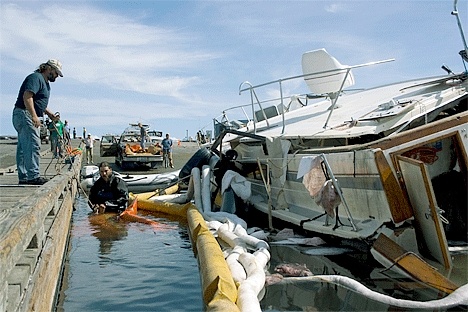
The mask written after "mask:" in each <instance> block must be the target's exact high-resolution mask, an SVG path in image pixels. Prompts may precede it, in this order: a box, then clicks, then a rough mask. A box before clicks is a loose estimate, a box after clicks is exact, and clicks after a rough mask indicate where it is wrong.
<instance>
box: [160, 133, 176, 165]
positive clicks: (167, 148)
mask: <svg viewBox="0 0 468 312" xmlns="http://www.w3.org/2000/svg"><path fill="white" fill-rule="evenodd" d="M161 145H162V148H163V159H164V165H165V166H166V167H167V162H166V158H167V160H169V166H171V168H174V163H173V162H172V139H171V138H170V136H169V133H166V137H165V138H164V139H163V140H162V142H161Z"/></svg>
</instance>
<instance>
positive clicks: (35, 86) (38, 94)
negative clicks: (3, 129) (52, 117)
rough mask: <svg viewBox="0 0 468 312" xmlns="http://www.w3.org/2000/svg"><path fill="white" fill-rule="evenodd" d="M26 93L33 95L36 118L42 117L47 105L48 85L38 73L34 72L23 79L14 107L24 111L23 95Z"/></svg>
mask: <svg viewBox="0 0 468 312" xmlns="http://www.w3.org/2000/svg"><path fill="white" fill-rule="evenodd" d="M26 91H30V92H32V93H34V96H33V101H34V110H35V111H36V114H37V116H38V117H42V116H43V115H44V111H45V110H46V108H47V105H48V103H49V95H50V85H49V83H48V82H46V81H45V79H44V77H43V76H42V74H41V73H39V72H34V73H32V74H30V75H28V76H27V77H26V78H25V79H24V81H23V84H22V85H21V88H20V90H19V93H18V98H17V99H16V103H15V106H16V107H19V108H22V109H26V106H25V105H24V101H23V94H24V92H26Z"/></svg>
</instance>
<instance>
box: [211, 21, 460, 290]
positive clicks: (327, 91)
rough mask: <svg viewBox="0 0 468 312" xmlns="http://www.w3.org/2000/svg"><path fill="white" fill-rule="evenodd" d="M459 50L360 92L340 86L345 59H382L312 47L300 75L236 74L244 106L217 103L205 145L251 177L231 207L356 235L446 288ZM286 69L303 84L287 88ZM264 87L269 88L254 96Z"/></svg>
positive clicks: (346, 80)
mask: <svg viewBox="0 0 468 312" xmlns="http://www.w3.org/2000/svg"><path fill="white" fill-rule="evenodd" d="M454 15H456V17H457V19H458V13H457V14H454ZM458 24H459V26H460V25H461V24H460V23H458ZM460 31H461V33H462V34H463V31H462V30H461V26H460ZM465 42H466V41H464V43H465ZM467 53H468V48H467V47H466V43H465V46H464V49H463V50H462V51H460V52H459V54H460V56H461V59H462V63H463V64H464V66H465V71H463V72H461V73H457V74H455V73H454V72H452V71H451V70H450V69H448V68H447V67H446V66H442V68H443V69H445V71H446V72H447V74H445V75H442V76H435V77H427V78H418V79H413V80H408V81H400V82H396V83H392V84H387V85H384V86H380V87H374V88H370V89H366V90H360V91H353V90H351V89H350V87H351V86H353V85H354V71H355V70H358V69H359V68H361V67H366V66H377V65H378V66H384V65H383V64H384V63H386V62H389V61H392V60H384V61H377V62H370V63H366V64H360V65H355V66H348V65H343V64H341V63H340V62H339V61H338V60H337V59H335V58H334V57H333V56H331V55H330V54H329V53H328V52H327V51H326V50H325V49H319V50H314V51H310V52H306V53H304V54H303V56H302V69H303V73H302V74H301V75H298V76H294V77H288V78H282V79H278V80H275V81H271V82H267V83H263V84H259V85H253V84H251V83H249V82H247V81H246V82H243V83H242V84H241V85H240V87H239V93H240V94H242V93H247V94H248V95H249V98H250V100H251V102H250V104H249V105H248V109H249V110H251V115H249V114H247V113H246V110H244V107H240V108H241V109H242V112H243V114H244V115H245V119H244V120H243V121H242V120H239V121H233V118H231V117H230V116H228V115H227V113H228V112H231V110H230V109H227V110H225V111H224V112H223V115H222V118H221V119H220V120H215V130H216V129H218V130H219V129H223V131H222V132H221V133H220V135H219V136H218V137H217V139H216V140H215V142H214V143H213V145H212V146H211V150H212V151H213V152H214V153H215V154H217V155H218V156H219V157H220V158H221V159H222V158H223V157H226V156H224V154H225V152H226V151H227V150H233V151H235V155H236V157H235V159H233V160H232V162H233V163H235V167H236V168H235V171H237V172H239V173H240V174H241V175H242V176H244V177H245V178H246V180H247V181H248V182H249V183H250V185H251V191H250V192H251V193H250V196H249V198H247V200H246V202H247V203H248V206H246V205H237V206H236V213H237V214H239V215H241V216H242V217H245V218H246V219H248V216H249V214H252V209H253V210H255V211H259V212H261V213H262V214H264V216H265V220H266V221H267V222H268V226H269V227H270V228H271V229H273V228H275V225H276V224H277V223H276V222H277V221H281V222H286V223H287V224H291V225H293V226H295V227H298V228H301V229H302V230H303V231H305V232H312V233H319V234H321V235H328V236H332V237H337V238H340V239H351V240H359V241H361V242H362V243H364V244H365V245H367V246H369V248H370V249H371V252H372V255H373V256H374V257H375V259H376V260H378V261H379V262H380V263H381V264H383V265H384V266H386V267H394V268H395V269H398V270H400V271H402V272H404V273H405V274H407V275H409V276H411V277H413V278H415V279H418V280H420V281H423V282H425V283H428V284H436V286H435V287H436V288H437V289H439V290H442V291H444V292H447V293H450V292H453V291H454V290H455V289H456V288H457V287H458V286H460V285H462V284H465V283H466V280H467V276H466V268H464V269H463V268H461V271H460V268H454V267H453V262H452V261H453V256H452V255H451V253H450V248H451V247H453V246H458V247H459V248H462V249H464V250H468V237H467V197H466V190H467V189H468V188H467V165H468V156H467V155H468V113H467V101H468V92H467V88H468V73H467V71H466V64H467V62H468V58H467ZM297 80H303V81H304V82H305V83H306V84H307V86H308V87H309V90H310V92H308V93H306V94H299V95H297V94H290V95H288V94H286V92H285V88H284V85H285V83H286V82H289V81H297ZM273 86H276V87H278V90H277V92H276V93H275V94H279V95H280V97H279V98H276V99H270V98H266V99H263V98H262V99H260V96H259V95H260V94H261V93H262V91H261V90H262V89H264V88H267V89H268V91H269V92H263V93H264V94H267V93H270V94H271V93H272V92H271V88H272V87H273ZM266 105H271V106H268V107H266ZM237 108H239V107H237ZM218 187H219V188H221V185H218ZM245 207H248V209H245ZM247 210H248V211H247ZM230 212H231V211H230ZM282 224H284V223H282ZM423 259H424V260H423ZM428 263H429V264H430V266H429V265H428ZM432 266H435V267H436V268H437V272H436V270H434V269H432ZM427 270H431V272H432V271H434V272H436V273H435V275H434V277H431V278H429V280H427V279H426V280H425V278H426V277H425V273H427ZM463 270H464V271H465V272H464V273H463V272H462V271H463Z"/></svg>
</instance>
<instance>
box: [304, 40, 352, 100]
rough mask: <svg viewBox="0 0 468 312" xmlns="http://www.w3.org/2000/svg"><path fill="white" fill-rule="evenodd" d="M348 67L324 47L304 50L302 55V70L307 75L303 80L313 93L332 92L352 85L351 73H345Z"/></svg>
mask: <svg viewBox="0 0 468 312" xmlns="http://www.w3.org/2000/svg"><path fill="white" fill-rule="evenodd" d="M348 68H350V67H349V66H347V65H342V64H341V63H340V62H338V61H337V60H336V59H335V58H334V57H333V56H331V55H330V54H328V52H327V51H326V50H325V49H318V50H314V51H309V52H305V53H304V54H303V55H302V72H303V74H304V75H307V76H305V77H304V80H305V82H306V83H307V86H309V89H310V91H312V92H313V93H315V94H333V93H336V92H338V91H340V90H341V89H344V88H347V87H350V86H353V85H354V76H353V73H352V72H351V71H349V73H348V75H346V73H347V71H348ZM309 74H310V75H309ZM345 79H346V80H345ZM343 81H344V84H343Z"/></svg>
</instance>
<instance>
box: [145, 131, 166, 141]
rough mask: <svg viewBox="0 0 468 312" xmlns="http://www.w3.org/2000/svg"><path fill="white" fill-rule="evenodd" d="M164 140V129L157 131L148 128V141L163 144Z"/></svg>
mask: <svg viewBox="0 0 468 312" xmlns="http://www.w3.org/2000/svg"><path fill="white" fill-rule="evenodd" d="M162 140H163V133H162V131H156V130H148V141H149V142H150V143H151V144H156V143H158V144H161V142H162Z"/></svg>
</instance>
